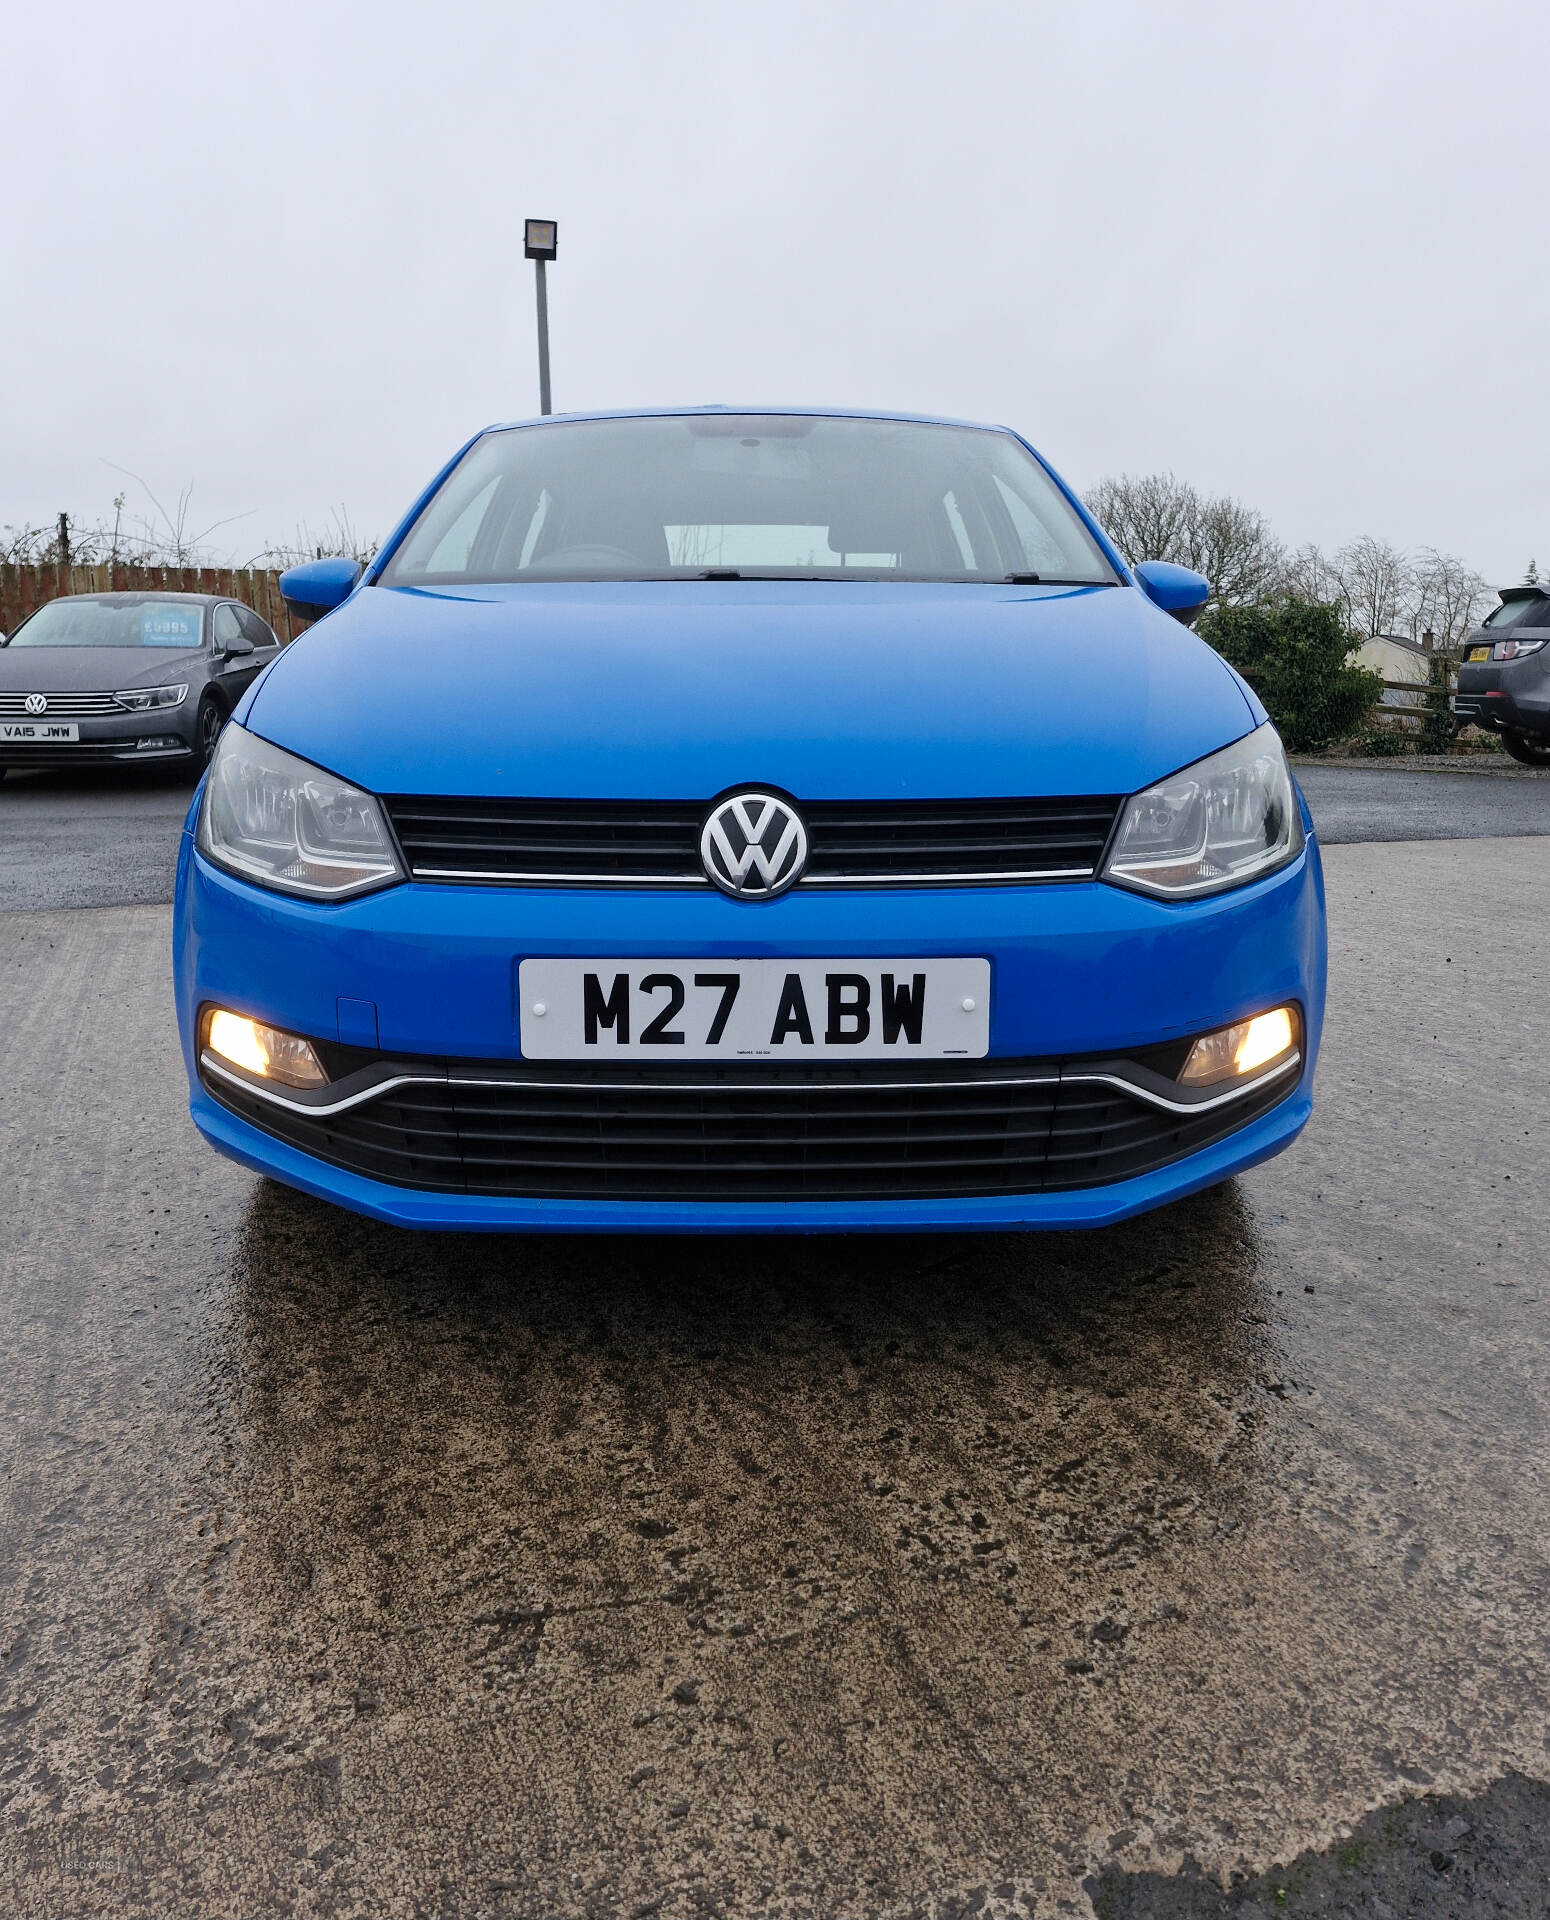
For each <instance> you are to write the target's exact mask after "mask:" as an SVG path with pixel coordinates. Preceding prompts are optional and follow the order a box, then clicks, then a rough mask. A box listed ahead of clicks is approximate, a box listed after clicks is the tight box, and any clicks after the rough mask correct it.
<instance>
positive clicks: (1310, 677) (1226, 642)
mask: <svg viewBox="0 0 1550 1920" xmlns="http://www.w3.org/2000/svg"><path fill="white" fill-rule="evenodd" d="M1199 630H1200V635H1201V638H1202V639H1204V640H1205V641H1207V642H1208V643H1209V644H1210V645H1211V646H1213V647H1215V648H1216V650H1217V652H1218V653H1219V654H1221V655H1222V657H1223V658H1224V659H1226V660H1229V661H1231V663H1232V664H1233V666H1235V667H1236V668H1237V669H1238V671H1239V673H1241V674H1242V675H1243V677H1244V679H1245V680H1247V681H1248V683H1249V685H1250V686H1251V687H1252V688H1253V689H1254V691H1255V692H1256V693H1257V694H1258V695H1259V697H1260V699H1261V700H1263V701H1264V703H1265V710H1266V712H1267V713H1268V714H1269V715H1270V717H1271V719H1272V720H1273V721H1274V722H1275V724H1276V729H1277V731H1278V732H1279V733H1280V735H1281V738H1282V739H1283V740H1284V741H1285V742H1286V745H1287V748H1288V750H1289V751H1290V752H1292V753H1316V752H1317V751H1318V750H1319V748H1321V747H1327V746H1328V745H1329V743H1330V742H1331V741H1332V740H1344V739H1347V738H1348V737H1349V736H1350V735H1352V734H1354V733H1355V732H1356V731H1357V730H1358V729H1359V728H1360V726H1361V724H1362V722H1363V721H1364V720H1365V719H1366V717H1367V715H1368V713H1369V712H1370V711H1371V709H1372V707H1373V705H1374V704H1375V702H1376V701H1377V698H1378V693H1379V677H1378V675H1377V674H1375V673H1369V672H1368V671H1367V669H1366V668H1365V667H1357V666H1353V665H1351V663H1350V662H1349V660H1348V659H1347V658H1346V656H1347V654H1348V653H1349V652H1350V650H1351V636H1350V635H1349V634H1348V633H1347V632H1346V629H1345V623H1344V622H1343V621H1342V620H1341V618H1340V615H1339V614H1338V613H1337V612H1336V611H1335V609H1334V608H1333V607H1329V606H1320V605H1318V604H1316V603H1315V602H1313V601H1309V600H1296V599H1285V600H1278V601H1272V602H1269V603H1267V604H1264V605H1261V606H1253V607H1212V608H1210V609H1208V610H1207V612H1206V613H1205V614H1204V615H1203V616H1202V618H1201V621H1200V629H1199Z"/></svg>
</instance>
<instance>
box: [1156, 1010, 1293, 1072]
mask: <svg viewBox="0 0 1550 1920" xmlns="http://www.w3.org/2000/svg"><path fill="white" fill-rule="evenodd" d="M1299 1029H1300V1022H1299V1021H1298V1018H1297V1009H1296V1008H1295V1007H1277V1008H1276V1009H1275V1010H1274V1011H1273V1012H1271V1013H1256V1014H1255V1016H1254V1018H1253V1019H1252V1020H1238V1021H1235V1022H1234V1023H1233V1025H1232V1026H1230V1027H1220V1028H1218V1030H1217V1031H1216V1032H1215V1033H1207V1034H1202V1035H1201V1037H1200V1039H1198V1040H1197V1041H1196V1042H1195V1044H1194V1045H1193V1046H1192V1047H1191V1048H1190V1050H1189V1058H1188V1059H1187V1060H1186V1061H1185V1062H1184V1071H1183V1072H1182V1073H1181V1074H1180V1075H1179V1082H1180V1084H1181V1085H1183V1086H1186V1087H1209V1086H1213V1085H1215V1083H1216V1082H1217V1081H1219V1080H1244V1079H1247V1078H1248V1076H1249V1075H1250V1074H1251V1073H1257V1072H1258V1071H1259V1069H1260V1068H1261V1067H1268V1066H1270V1065H1271V1064H1272V1063H1273V1062H1274V1061H1276V1060H1280V1059H1282V1058H1283V1057H1284V1056H1285V1055H1286V1054H1289V1053H1290V1052H1291V1051H1292V1049H1293V1048H1294V1047H1295V1046H1296V1045H1297V1041H1298V1037H1299Z"/></svg>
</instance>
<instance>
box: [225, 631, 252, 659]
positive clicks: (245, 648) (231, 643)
mask: <svg viewBox="0 0 1550 1920" xmlns="http://www.w3.org/2000/svg"><path fill="white" fill-rule="evenodd" d="M221 651H222V653H224V654H225V656H226V658H227V659H228V660H235V659H236V658H237V656H238V655H239V654H243V653H251V652H252V651H253V642H252V641H251V640H250V639H249V638H248V637H247V635H246V634H245V633H236V634H233V635H232V637H231V639H229V640H228V641H227V642H226V644H225V646H224V647H222V649H221Z"/></svg>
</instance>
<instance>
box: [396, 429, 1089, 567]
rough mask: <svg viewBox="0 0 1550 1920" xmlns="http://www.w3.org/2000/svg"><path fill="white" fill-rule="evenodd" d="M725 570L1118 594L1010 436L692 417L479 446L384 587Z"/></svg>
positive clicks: (1070, 514) (1059, 497)
mask: <svg viewBox="0 0 1550 1920" xmlns="http://www.w3.org/2000/svg"><path fill="white" fill-rule="evenodd" d="M718 576H719V577H733V578H742V579H746V578H758V579H804V580H846V579H859V580H965V581H998V580H1006V579H1008V578H1011V577H1016V578H1018V579H1027V578H1029V577H1030V576H1036V577H1037V578H1038V579H1040V580H1052V581H1067V582H1076V583H1081V584H1088V583H1091V584H1094V585H1100V584H1102V585H1108V584H1113V583H1114V581H1115V574H1114V572H1113V569H1112V568H1111V567H1110V566H1109V564H1108V562H1107V561H1106V560H1105V559H1104V557H1103V554H1102V552H1101V551H1100V549H1099V547H1098V545H1097V542H1096V541H1095V540H1094V539H1093V538H1092V536H1091V535H1090V534H1089V532H1088V531H1087V529H1086V527H1085V526H1084V525H1083V524H1082V521H1081V519H1080V518H1079V517H1078V515H1077V514H1076V512H1075V511H1074V509H1073V508H1072V507H1071V505H1070V503H1069V502H1068V501H1067V500H1066V498H1065V497H1064V495H1063V494H1062V493H1061V491H1060V489H1059V488H1058V487H1057V486H1056V485H1055V483H1054V481H1053V480H1051V478H1050V477H1049V475H1048V474H1047V473H1046V472H1045V470H1044V468H1043V467H1041V466H1040V465H1039V463H1038V461H1036V460H1035V459H1033V457H1032V456H1031V455H1030V454H1029V453H1028V451H1027V449H1026V448H1025V447H1023V446H1022V445H1021V443H1020V442H1019V441H1017V440H1016V439H1014V438H1013V436H1012V435H1011V434H1009V433H1003V432H999V431H996V430H995V429H989V428H977V427H950V426H937V425H932V424H926V423H917V422H913V421H896V420H858V419H846V418H825V417H821V416H812V415H793V414H710V415H706V414H683V415H672V416H668V417H658V418H636V419H623V420H585V421H565V422H559V423H555V424H553V425H543V426H532V427H514V428H503V429H500V430H498V431H495V432H492V433H487V434H485V435H483V437H482V438H480V439H479V440H478V441H476V442H475V444H474V445H473V446H472V447H471V448H470V449H469V451H468V452H467V453H466V454H465V455H464V457H463V459H462V460H461V461H459V463H458V465H457V467H456V468H455V469H454V470H453V472H452V473H451V474H450V475H449V477H448V478H447V480H446V481H445V482H444V483H443V484H442V486H441V487H440V488H439V489H438V490H437V492H436V494H435V496H434V497H433V499H432V500H431V502H430V504H429V505H428V506H427V507H426V509H425V511H424V512H423V513H422V514H421V515H420V517H419V519H418V520H417V521H416V522H415V523H414V525H413V526H412V527H411V529H410V530H409V533H408V534H407V536H406V537H405V539H404V540H403V542H402V543H401V545H400V546H399V548H398V550H397V552H396V553H395V554H394V555H393V556H392V558H391V560H390V561H389V562H388V565H387V566H386V568H385V569H384V571H383V573H382V575H381V584H382V585H384V586H450V585H474V584H477V583H484V582H496V581H541V580H640V579H669V580H671V579H706V578H716V577H718Z"/></svg>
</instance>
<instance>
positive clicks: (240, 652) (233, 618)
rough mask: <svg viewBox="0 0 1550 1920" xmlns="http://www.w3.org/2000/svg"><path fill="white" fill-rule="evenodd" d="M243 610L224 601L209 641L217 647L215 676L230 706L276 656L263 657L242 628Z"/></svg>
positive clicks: (213, 619)
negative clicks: (260, 669) (263, 666)
mask: <svg viewBox="0 0 1550 1920" xmlns="http://www.w3.org/2000/svg"><path fill="white" fill-rule="evenodd" d="M242 611H243V610H242V609H241V608H240V607H238V606H236V605H235V604H234V603H233V602H232V601H230V600H223V601H222V602H221V604H220V605H219V606H218V607H217V608H216V609H215V613H214V615H213V617H212V619H211V621H210V644H211V646H212V647H213V648H214V650H215V675H214V677H215V681H216V684H217V685H218V686H219V687H220V689H221V691H222V693H223V694H225V696H226V704H227V707H228V709H229V708H231V707H234V706H235V705H236V704H237V702H238V701H239V700H240V699H241V698H242V695H243V693H244V692H245V691H246V690H247V688H248V687H249V686H251V685H252V683H253V679H254V677H255V675H256V674H257V673H258V670H259V668H260V667H261V666H262V665H263V664H264V661H265V660H272V659H273V658H274V655H273V654H265V655H264V656H263V658H262V659H260V657H259V655H258V653H257V650H256V649H255V647H254V645H253V641H252V639H251V637H250V636H249V635H248V634H247V633H246V632H244V630H243V626H242V620H241V614H242Z"/></svg>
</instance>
